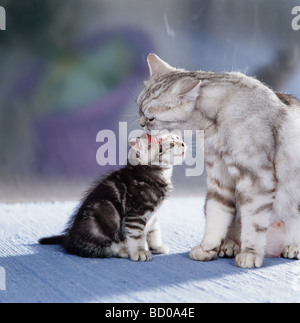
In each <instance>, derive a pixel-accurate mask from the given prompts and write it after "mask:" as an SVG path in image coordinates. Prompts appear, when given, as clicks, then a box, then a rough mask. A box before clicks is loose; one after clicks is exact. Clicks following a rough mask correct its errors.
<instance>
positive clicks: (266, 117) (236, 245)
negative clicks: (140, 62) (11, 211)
mask: <svg viewBox="0 0 300 323" xmlns="http://www.w3.org/2000/svg"><path fill="white" fill-rule="evenodd" d="M148 63H149V66H150V70H151V66H152V65H153V64H155V69H152V74H151V76H152V77H151V78H150V80H149V81H148V82H147V83H146V86H145V89H144V90H143V91H142V93H141V94H140V96H139V98H138V104H139V106H140V110H141V119H142V120H143V121H144V123H145V128H146V130H148V131H151V130H163V129H167V130H169V131H173V130H181V131H182V130H185V129H186V130H199V129H203V130H204V131H205V158H206V163H207V165H210V167H209V168H208V190H212V191H214V192H215V193H216V194H217V196H216V197H215V198H214V199H212V200H209V201H208V202H207V207H206V208H207V214H206V216H207V223H206V229H205V236H204V239H203V241H202V243H201V245H200V246H197V247H195V248H194V249H193V250H192V251H191V257H192V258H193V259H196V260H211V259H215V258H216V257H217V256H218V254H219V253H220V255H226V254H227V255H228V254H230V255H235V256H236V264H237V265H238V266H240V267H247V268H252V267H260V266H262V264H263V258H264V256H265V255H268V256H278V255H280V254H282V255H283V256H284V257H286V258H296V259H299V258H300V252H299V251H300V212H299V209H298V206H299V204H300V144H299V143H300V104H298V103H295V106H289V107H287V106H286V105H284V103H283V102H282V101H281V100H280V99H279V98H278V97H277V95H276V94H275V93H274V92H273V91H272V90H271V89H269V88H268V87H266V86H265V85H263V84H262V83H261V82H259V81H258V80H256V79H254V78H251V77H248V76H246V75H244V74H241V73H224V74H218V75H217V74H213V73H205V72H201V71H199V72H193V73H189V72H185V71H183V70H177V69H175V68H173V67H170V65H168V64H166V63H164V62H163V61H162V60H160V59H156V58H155V56H151V58H150V59H148ZM155 71H160V72H157V73H158V74H157V75H156V74H155ZM176 73H180V75H181V78H180V79H178V81H176V82H175V84H174V85H173V86H172V87H171V88H169V89H168V90H167V91H165V92H162V93H161V95H158V94H157V93H155V100H152V99H151V95H150V96H149V95H148V96H146V94H147V93H151V89H152V88H154V87H155V86H156V84H157V83H159V82H160V83H162V84H163V82H166V83H167V82H168V79H169V80H172V77H176ZM199 80H201V82H199ZM197 81H198V82H197ZM188 84H190V91H191V92H190V93H191V94H192V95H187V96H182V95H181V94H182V91H183V89H184V88H185V89H186V88H188V89H189V86H188ZM183 92H184V91H183ZM295 102H296V101H295ZM155 107H156V108H155ZM149 119H151V120H152V119H153V121H151V122H150V121H149ZM275 143H276V145H275ZM275 146H276V147H275ZM274 166H275V168H274ZM213 178H215V179H217V180H218V181H219V185H221V186H224V187H225V189H222V190H219V189H218V188H217V187H216V182H215V183H213ZM241 196H243V199H244V200H245V199H246V202H245V201H243V200H241V201H242V202H243V203H239V200H238V199H239V198H241ZM218 199H219V202H218ZM222 199H225V200H226V201H227V200H229V201H230V200H232V201H236V208H237V214H236V215H235V217H234V219H233V217H232V210H231V209H230V207H228V208H227V209H226V206H225V205H224V204H226V203H225V202H223V201H222ZM279 222H280V226H278V225H277V223H279ZM273 224H274V226H273ZM276 225H277V226H276ZM266 228H268V229H266ZM223 240H225V242H224V244H223V245H222V246H221V242H222V241H223ZM229 249H231V250H229Z"/></svg>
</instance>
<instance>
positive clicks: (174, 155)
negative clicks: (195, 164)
mask: <svg viewBox="0 0 300 323" xmlns="http://www.w3.org/2000/svg"><path fill="white" fill-rule="evenodd" d="M129 145H130V146H131V149H130V151H129V158H128V160H129V163H130V164H131V165H159V166H162V167H169V166H171V165H177V164H181V163H182V161H183V160H184V157H185V152H186V149H187V148H186V145H185V143H184V142H183V141H182V139H181V138H180V137H179V136H177V135H174V134H167V135H164V136H162V137H159V138H158V137H155V138H153V137H150V136H149V135H146V134H144V135H142V136H141V137H138V138H132V139H130V140H129Z"/></svg>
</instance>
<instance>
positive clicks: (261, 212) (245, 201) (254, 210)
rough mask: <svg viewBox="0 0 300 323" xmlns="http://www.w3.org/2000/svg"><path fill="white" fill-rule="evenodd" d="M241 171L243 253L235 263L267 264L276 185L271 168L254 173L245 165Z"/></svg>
mask: <svg viewBox="0 0 300 323" xmlns="http://www.w3.org/2000/svg"><path fill="white" fill-rule="evenodd" d="M237 171H239V173H240V176H239V180H238V182H237V187H236V190H237V196H238V198H239V207H240V214H241V223H242V231H241V252H240V253H239V254H238V255H237V256H236V258H235V262H236V265H237V266H238V267H242V268H258V267H261V266H262V265H263V260H264V255H265V250H266V245H267V231H268V228H269V226H270V220H271V216H272V212H273V202H274V198H275V185H276V184H275V180H274V177H273V173H272V172H271V171H269V172H266V171H263V170H261V171H259V172H257V171H256V172H254V171H252V170H250V169H245V168H241V167H237ZM258 174H259V175H258Z"/></svg>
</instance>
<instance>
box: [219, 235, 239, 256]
mask: <svg viewBox="0 0 300 323" xmlns="http://www.w3.org/2000/svg"><path fill="white" fill-rule="evenodd" d="M239 251H240V247H239V245H238V244H237V243H236V242H235V241H233V240H231V239H227V240H225V242H224V243H223V244H222V246H221V250H220V253H219V256H220V257H221V258H223V257H228V258H233V257H235V256H236V255H237V254H238V253H239Z"/></svg>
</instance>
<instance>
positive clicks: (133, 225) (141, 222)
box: [125, 216, 152, 261]
mask: <svg viewBox="0 0 300 323" xmlns="http://www.w3.org/2000/svg"><path fill="white" fill-rule="evenodd" d="M146 223H147V219H146V218H144V217H140V216H130V217H128V218H127V220H126V223H125V235H126V245H127V250H128V254H129V258H130V259H131V260H133V261H149V260H151V259H152V254H151V252H150V251H149V248H148V244H147V237H146V233H145V227H146Z"/></svg>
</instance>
